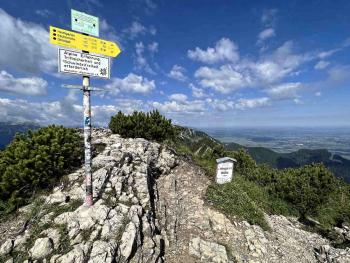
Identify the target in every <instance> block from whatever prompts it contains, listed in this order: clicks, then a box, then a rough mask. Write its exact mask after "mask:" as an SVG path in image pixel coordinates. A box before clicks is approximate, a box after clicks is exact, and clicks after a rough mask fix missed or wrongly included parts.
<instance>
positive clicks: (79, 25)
mask: <svg viewBox="0 0 350 263" xmlns="http://www.w3.org/2000/svg"><path fill="white" fill-rule="evenodd" d="M71 18H72V30H74V31H78V32H81V33H85V34H88V35H92V36H96V37H98V35H99V21H98V17H96V16H91V15H88V14H85V13H83V12H79V11H76V10H74V9H71Z"/></svg>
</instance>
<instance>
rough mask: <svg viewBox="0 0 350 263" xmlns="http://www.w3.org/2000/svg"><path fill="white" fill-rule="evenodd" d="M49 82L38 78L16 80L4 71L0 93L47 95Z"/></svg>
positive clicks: (0, 82)
mask: <svg viewBox="0 0 350 263" xmlns="http://www.w3.org/2000/svg"><path fill="white" fill-rule="evenodd" d="M46 87H47V82H46V81H45V80H44V79H42V78H38V77H30V78H15V77H13V76H12V75H11V74H9V73H7V72H6V71H4V70H2V71H1V72H0V91H5V92H9V93H15V94H22V95H33V96H39V95H45V94H46Z"/></svg>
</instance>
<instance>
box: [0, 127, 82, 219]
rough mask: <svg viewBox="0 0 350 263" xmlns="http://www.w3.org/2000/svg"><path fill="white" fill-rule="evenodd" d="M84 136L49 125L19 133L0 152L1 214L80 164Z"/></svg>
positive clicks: (50, 184)
mask: <svg viewBox="0 0 350 263" xmlns="http://www.w3.org/2000/svg"><path fill="white" fill-rule="evenodd" d="M82 153H83V148H82V138H81V137H80V135H79V134H78V132H77V131H76V130H74V129H68V128H64V127H62V126H54V125H53V126H49V127H45V128H41V129H39V130H37V131H34V132H33V131H28V132H27V133H26V134H22V135H17V136H16V137H15V138H14V140H13V141H12V142H11V144H9V145H8V146H7V148H6V149H5V150H4V151H2V152H1V153H0V213H2V212H4V211H12V210H13V209H15V208H16V207H18V206H20V205H23V204H25V203H26V202H27V199H28V198H29V197H31V195H32V194H33V193H35V192H36V191H38V190H40V189H45V188H48V187H52V186H53V185H54V184H55V183H56V182H57V181H58V180H59V178H60V177H61V176H62V175H64V174H65V173H67V171H69V170H71V169H72V168H73V167H77V166H80V164H81V161H82Z"/></svg>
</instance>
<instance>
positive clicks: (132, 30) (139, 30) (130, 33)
mask: <svg viewBox="0 0 350 263" xmlns="http://www.w3.org/2000/svg"><path fill="white" fill-rule="evenodd" d="M123 33H124V34H125V35H126V37H127V38H129V39H135V38H138V37H139V36H142V35H146V34H147V33H150V34H151V35H155V34H156V33H157V30H156V28H155V27H154V26H150V27H149V28H147V27H145V26H144V25H142V24H141V23H140V22H138V21H133V22H132V23H131V25H130V26H129V27H127V28H125V29H123Z"/></svg>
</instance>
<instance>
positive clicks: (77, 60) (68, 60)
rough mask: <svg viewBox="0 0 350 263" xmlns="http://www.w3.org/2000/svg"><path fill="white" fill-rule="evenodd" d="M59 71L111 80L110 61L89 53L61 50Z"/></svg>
mask: <svg viewBox="0 0 350 263" xmlns="http://www.w3.org/2000/svg"><path fill="white" fill-rule="evenodd" d="M58 70H59V72H61V73H68V74H77V75H83V76H91V77H98V78H104V79H109V78H110V59H109V58H107V57H102V56H96V55H91V54H88V53H82V52H77V51H72V50H67V49H59V51H58Z"/></svg>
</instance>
